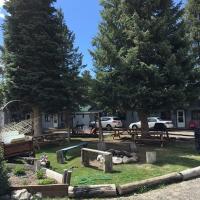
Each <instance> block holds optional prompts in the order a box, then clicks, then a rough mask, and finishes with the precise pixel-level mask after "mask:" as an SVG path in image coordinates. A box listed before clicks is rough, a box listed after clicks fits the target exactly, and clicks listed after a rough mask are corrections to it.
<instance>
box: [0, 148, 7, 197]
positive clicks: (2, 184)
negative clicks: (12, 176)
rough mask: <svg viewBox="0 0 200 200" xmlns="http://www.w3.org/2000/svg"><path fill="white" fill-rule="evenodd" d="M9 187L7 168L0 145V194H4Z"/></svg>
mask: <svg viewBox="0 0 200 200" xmlns="http://www.w3.org/2000/svg"><path fill="white" fill-rule="evenodd" d="M8 189H9V183H8V177H7V170H6V166H5V164H4V160H3V150H2V148H1V147H0V195H3V194H6V193H7V192H8Z"/></svg>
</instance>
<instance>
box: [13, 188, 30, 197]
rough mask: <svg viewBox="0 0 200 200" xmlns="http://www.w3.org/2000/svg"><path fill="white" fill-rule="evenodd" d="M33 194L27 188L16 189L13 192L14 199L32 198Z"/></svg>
mask: <svg viewBox="0 0 200 200" xmlns="http://www.w3.org/2000/svg"><path fill="white" fill-rule="evenodd" d="M30 198H31V194H30V193H29V192H28V191H27V190H26V189H23V190H15V191H13V192H12V194H11V199H13V200H30Z"/></svg>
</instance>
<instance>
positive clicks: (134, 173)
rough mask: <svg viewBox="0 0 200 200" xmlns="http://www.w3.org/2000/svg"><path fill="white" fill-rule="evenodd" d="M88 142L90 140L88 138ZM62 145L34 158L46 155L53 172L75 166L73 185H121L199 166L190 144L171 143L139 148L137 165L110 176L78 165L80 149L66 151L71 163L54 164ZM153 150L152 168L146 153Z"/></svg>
mask: <svg viewBox="0 0 200 200" xmlns="http://www.w3.org/2000/svg"><path fill="white" fill-rule="evenodd" d="M90 140H91V139H90ZM79 142H81V141H80V140H79V139H73V140H72V142H71V143H70V144H66V145H65V146H64V147H67V146H71V145H74V144H77V143H79ZM90 147H91V148H92V147H94V143H93V142H92V141H90V142H89V148H90ZM61 148H62V146H48V147H44V148H42V149H41V150H40V151H39V152H38V153H37V157H39V156H40V155H42V154H43V153H46V154H47V155H48V158H49V161H50V162H51V166H52V168H53V170H55V171H57V172H60V173H63V170H64V169H69V168H71V167H74V169H73V173H72V180H71V184H72V185H81V184H82V185H89V184H105V183H107V184H109V183H115V184H123V183H129V182H133V181H138V180H144V179H148V178H151V177H156V176H160V175H164V174H168V173H171V172H179V171H181V170H184V169H187V168H192V167H196V166H199V165H200V155H199V154H197V153H196V151H195V148H194V143H193V141H192V142H191V141H190V142H171V143H170V144H167V145H166V146H165V147H164V148H160V147H159V144H155V145H152V146H149V145H148V146H147V145H143V146H142V145H141V146H139V147H138V150H139V156H140V162H139V163H137V164H122V165H114V172H113V173H106V174H105V173H103V171H100V170H97V169H93V168H85V167H83V166H81V159H80V149H76V150H74V151H71V152H69V153H70V154H68V155H69V156H68V157H69V158H70V160H69V161H68V162H66V163H65V164H58V163H57V161H56V153H55V152H56V151H57V150H58V149H61ZM151 150H155V151H156V152H157V160H158V162H157V163H156V164H154V165H150V164H145V152H146V151H151Z"/></svg>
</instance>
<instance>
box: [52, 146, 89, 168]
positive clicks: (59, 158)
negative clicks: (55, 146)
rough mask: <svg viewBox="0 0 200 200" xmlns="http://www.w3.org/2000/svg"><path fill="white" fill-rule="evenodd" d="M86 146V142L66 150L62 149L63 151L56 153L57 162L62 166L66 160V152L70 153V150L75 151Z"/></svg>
mask: <svg viewBox="0 0 200 200" xmlns="http://www.w3.org/2000/svg"><path fill="white" fill-rule="evenodd" d="M87 145H88V143H87V142H81V143H79V144H77V145H74V146H70V147H66V148H63V149H60V150H58V151H56V155H57V162H58V163H60V164H63V163H64V162H65V160H67V158H65V156H64V154H66V153H67V152H68V151H70V150H72V149H76V148H78V147H87Z"/></svg>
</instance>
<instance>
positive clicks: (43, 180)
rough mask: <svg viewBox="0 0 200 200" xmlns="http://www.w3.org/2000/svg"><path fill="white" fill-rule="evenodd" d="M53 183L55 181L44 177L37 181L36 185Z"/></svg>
mask: <svg viewBox="0 0 200 200" xmlns="http://www.w3.org/2000/svg"><path fill="white" fill-rule="evenodd" d="M55 183H56V181H55V180H54V179H51V178H45V179H42V180H39V181H38V185H49V184H55Z"/></svg>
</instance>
